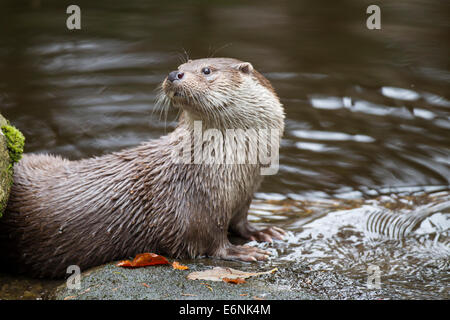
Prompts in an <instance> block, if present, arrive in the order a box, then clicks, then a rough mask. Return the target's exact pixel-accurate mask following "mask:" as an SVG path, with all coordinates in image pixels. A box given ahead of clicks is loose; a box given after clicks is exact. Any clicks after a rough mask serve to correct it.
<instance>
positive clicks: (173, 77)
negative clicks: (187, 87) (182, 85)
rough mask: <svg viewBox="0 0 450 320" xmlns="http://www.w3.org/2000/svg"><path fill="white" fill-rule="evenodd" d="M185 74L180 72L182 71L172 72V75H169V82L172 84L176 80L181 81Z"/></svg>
mask: <svg viewBox="0 0 450 320" xmlns="http://www.w3.org/2000/svg"><path fill="white" fill-rule="evenodd" d="M183 76H184V73H183V72H180V71H172V72H171V73H169V75H168V76H167V80H169V81H170V82H174V81H175V80H181V79H183Z"/></svg>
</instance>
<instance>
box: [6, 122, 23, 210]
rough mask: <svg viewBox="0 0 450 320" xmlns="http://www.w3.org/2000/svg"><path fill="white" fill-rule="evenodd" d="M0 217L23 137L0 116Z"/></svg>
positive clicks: (21, 151) (20, 153)
mask: <svg viewBox="0 0 450 320" xmlns="http://www.w3.org/2000/svg"><path fill="white" fill-rule="evenodd" d="M0 128H1V130H0V217H1V216H2V214H3V211H4V209H5V207H6V204H7V202H8V197H9V191H10V189H11V185H12V182H13V170H14V163H16V162H18V161H19V160H20V159H21V158H22V153H23V147H24V144H25V137H24V136H23V134H22V133H21V132H20V131H19V130H18V129H16V128H15V127H14V126H12V125H10V124H9V122H8V121H7V120H6V119H5V118H4V117H3V116H2V115H1V114H0Z"/></svg>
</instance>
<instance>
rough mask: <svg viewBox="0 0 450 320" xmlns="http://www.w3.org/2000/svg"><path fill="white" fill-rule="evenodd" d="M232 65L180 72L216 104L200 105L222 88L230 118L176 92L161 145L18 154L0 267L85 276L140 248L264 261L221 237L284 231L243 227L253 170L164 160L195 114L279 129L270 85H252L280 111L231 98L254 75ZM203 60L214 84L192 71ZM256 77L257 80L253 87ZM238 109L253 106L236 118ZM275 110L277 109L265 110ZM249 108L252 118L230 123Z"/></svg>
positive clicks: (1, 223) (255, 178)
mask: <svg viewBox="0 0 450 320" xmlns="http://www.w3.org/2000/svg"><path fill="white" fill-rule="evenodd" d="M236 62H240V61H238V60H234V59H226V58H215V59H202V60H194V61H192V62H189V63H187V64H185V65H182V66H180V68H181V69H183V68H184V69H185V73H192V74H191V75H190V76H189V77H188V76H186V78H187V79H189V82H188V81H186V83H187V85H189V86H190V88H191V89H193V90H194V89H195V88H196V87H198V88H197V90H200V91H201V92H202V96H203V97H204V98H205V99H206V100H205V101H206V102H207V103H213V99H212V98H211V101H210V100H207V99H208V98H209V94H210V93H212V92H213V91H214V90H221V92H222V94H223V95H225V96H224V105H223V106H221V107H223V108H226V110H228V112H232V113H233V115H231V114H229V115H228V117H227V118H228V120H227V121H223V122H221V121H220V120H223V118H224V116H223V115H222V114H221V110H222V109H218V108H219V105H218V106H212V107H217V108H215V109H214V110H213V112H216V114H214V115H212V114H209V112H211V110H208V111H207V110H202V106H203V102H202V103H200V105H198V104H196V103H195V102H194V101H195V100H189V98H188V95H189V94H187V93H186V91H181V89H179V90H180V92H184V93H185V98H184V102H183V101H182V100H180V99H179V98H175V99H174V100H172V101H170V103H171V104H173V105H177V106H179V107H182V108H183V113H182V116H181V119H180V121H179V125H178V127H177V128H176V129H175V131H173V132H172V133H170V134H169V135H167V136H163V137H161V138H160V139H157V140H151V141H148V142H146V143H143V144H141V145H140V146H137V147H135V148H131V149H127V150H123V151H119V152H115V153H112V154H108V155H104V156H101V157H95V158H90V159H84V160H79V161H68V160H65V159H62V158H60V157H57V156H51V155H36V154H26V155H24V157H23V159H22V160H21V161H20V162H19V163H18V164H17V166H16V167H15V173H14V185H13V187H12V190H11V195H10V199H9V204H8V207H7V210H6V212H5V214H4V216H3V218H1V219H0V257H1V258H0V259H1V260H2V261H1V264H2V265H3V266H9V267H10V268H11V269H12V270H14V271H19V272H25V273H28V274H31V275H33V276H37V277H63V276H64V275H65V274H66V268H67V267H68V266H69V265H78V266H80V268H81V269H82V270H85V269H86V268H89V267H92V266H95V265H99V264H102V263H105V262H109V261H114V260H117V259H121V258H126V257H131V256H134V255H135V254H138V253H142V252H156V253H159V254H163V255H168V256H171V257H176V258H182V257H192V258H194V257H200V256H212V257H219V258H224V259H241V260H247V261H254V260H264V259H266V258H267V257H266V256H265V254H266V253H265V252H263V251H261V250H259V249H255V248H251V247H242V246H234V245H232V244H231V243H230V242H229V240H228V238H227V232H228V231H233V232H235V233H237V234H238V235H240V236H243V237H245V238H248V239H257V240H270V238H272V237H274V238H279V235H280V233H282V232H281V231H280V230H278V234H277V231H276V230H275V229H267V230H265V231H262V232H261V231H258V230H256V229H255V228H253V227H252V226H251V225H250V224H249V223H248V222H247V211H248V207H249V205H250V202H251V199H252V195H253V193H254V191H255V190H256V189H257V188H258V186H259V184H260V182H261V176H260V174H259V165H249V164H248V165H247V164H243V165H242V164H241V165H226V164H222V165H220V164H215V165H206V164H180V163H174V162H173V161H172V159H171V157H172V156H173V155H172V154H171V151H172V150H173V149H174V148H175V147H176V146H177V144H178V143H180V137H182V136H183V135H185V134H186V133H187V134H192V121H193V119H197V118H199V117H200V119H202V120H203V121H204V122H205V123H206V124H212V123H214V125H219V126H220V125H227V126H229V125H233V124H234V126H238V127H241V126H244V127H251V125H252V124H253V125H254V126H259V127H267V128H270V127H278V128H280V129H281V130H282V129H283V117H284V116H283V111H282V107H281V104H279V102H278V98H277V97H276V95H274V94H273V93H272V92H271V90H267V83H268V81H267V80H262V88H263V89H261V88H260V87H257V86H258V85H257V84H256V83H255V84H254V85H255V86H256V87H257V90H265V91H267V92H263V96H264V95H266V94H267V96H268V97H270V96H272V97H273V99H274V100H273V101H276V102H278V105H273V104H274V102H273V101H268V103H267V105H264V104H265V102H264V101H265V98H264V99H262V100H261V103H258V102H257V101H255V97H253V96H252V95H250V98H249V99H248V101H244V100H242V99H244V98H246V97H236V96H235V93H234V92H238V93H239V95H242V92H240V91H239V89H242V86H243V85H244V84H245V83H247V84H249V85H253V84H252V82H255V81H254V80H252V79H254V78H253V77H255V74H256V73H253V72H252V74H249V75H247V74H242V72H239V71H238V70H236V69H234V68H233V66H234V64H235V63H236ZM205 63H206V64H210V65H212V66H214V67H215V68H216V69H217V70H221V71H217V70H214V71H213V72H218V76H217V77H216V78H214V79H215V80H214V81H216V82H215V83H214V84H213V83H211V81H210V80H208V81H205V79H203V78H202V76H201V75H199V74H196V70H197V69H198V67H199V66H200V65H203V64H205ZM190 64H191V65H190ZM192 64H193V65H195V67H194V66H193V65H192ZM247 76H248V78H245V77H247ZM261 77H262V76H261V75H256V78H257V79H259V80H258V81H261V80H260V79H261ZM166 82H167V80H166ZM213 85H214V86H216V87H213ZM219 85H220V87H219ZM269 85H270V84H269ZM168 86H169V85H168V84H167V83H165V86H164V90H165V91H166V93H167V92H168V91H170V90H175V89H174V88H168ZM256 87H255V88H256ZM270 88H271V86H270ZM245 90H248V88H246V89H245ZM272 90H273V89H272ZM191 93H192V92H191ZM226 95H230V96H233V100H229V99H228V97H227V96H226ZM164 97H166V96H164ZM264 97H265V96H264ZM216 98H217V97H216ZM227 99H228V100H227ZM236 99H237V103H236V102H235V100H236ZM241 100H242V103H241V102H240V101H241ZM269 100H270V99H269ZM214 101H215V100H214ZM249 101H253V102H249ZM248 103H252V104H253V105H254V106H250V107H249V106H248ZM239 104H242V106H239ZM270 104H272V106H271V105H270ZM239 107H245V108H247V109H248V108H250V109H252V108H253V109H254V110H248V111H245V112H244V111H243V112H241V113H240V114H235V113H236V110H238V109H236V108H239ZM272 107H273V108H274V110H275V109H276V110H275V111H276V112H275V111H273V112H269V111H270V109H271V108H272ZM224 110H225V109H224ZM246 112H248V116H249V117H251V121H249V122H248V123H247V122H242V121H237V120H239V118H240V117H246V116H247V113H246ZM254 114H256V115H258V117H257V118H254ZM233 117H235V118H236V120H235V119H234V118H233ZM214 119H215V120H214ZM213 120H214V121H213ZM216 120H217V121H216ZM269 121H270V122H269ZM219 129H221V130H222V129H225V127H219Z"/></svg>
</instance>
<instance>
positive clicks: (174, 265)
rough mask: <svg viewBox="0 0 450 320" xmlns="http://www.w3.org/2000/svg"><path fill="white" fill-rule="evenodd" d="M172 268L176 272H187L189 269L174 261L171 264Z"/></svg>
mask: <svg viewBox="0 0 450 320" xmlns="http://www.w3.org/2000/svg"><path fill="white" fill-rule="evenodd" d="M172 267H173V268H174V269H177V270H188V269H189V267H188V266H184V265H182V264H180V263H179V262H178V261H174V262H173V263H172Z"/></svg>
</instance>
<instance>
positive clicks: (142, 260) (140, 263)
mask: <svg viewBox="0 0 450 320" xmlns="http://www.w3.org/2000/svg"><path fill="white" fill-rule="evenodd" d="M159 264H169V261H167V259H166V258H164V257H163V256H160V255H158V254H155V253H148V252H147V253H141V254H138V255H136V257H135V258H134V259H133V261H130V260H122V261H120V262H119V263H117V264H116V266H117V267H123V268H139V267H146V266H154V265H159Z"/></svg>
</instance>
